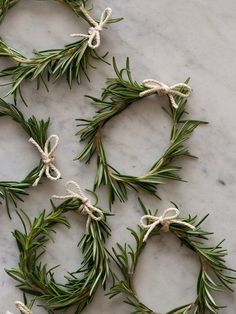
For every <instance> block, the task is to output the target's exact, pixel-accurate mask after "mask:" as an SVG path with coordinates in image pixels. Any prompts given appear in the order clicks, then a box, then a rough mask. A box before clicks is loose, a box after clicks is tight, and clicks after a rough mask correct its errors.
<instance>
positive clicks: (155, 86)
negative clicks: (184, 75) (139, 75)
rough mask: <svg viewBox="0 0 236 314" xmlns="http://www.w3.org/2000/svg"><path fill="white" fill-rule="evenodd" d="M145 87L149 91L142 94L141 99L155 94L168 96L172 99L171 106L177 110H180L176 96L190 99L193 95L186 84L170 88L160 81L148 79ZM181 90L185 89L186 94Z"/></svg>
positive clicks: (144, 84) (144, 83)
mask: <svg viewBox="0 0 236 314" xmlns="http://www.w3.org/2000/svg"><path fill="white" fill-rule="evenodd" d="M143 86H144V87H147V89H146V90H144V91H143V92H141V93H140V94H139V97H144V96H149V95H152V94H155V93H157V94H158V95H160V96H162V95H167V96H168V97H169V99H170V102H171V105H172V106H173V107H174V108H175V109H178V104H177V103H176V101H175V99H174V96H180V97H183V98H188V97H189V96H190V95H191V93H192V89H191V87H190V86H189V85H188V84H185V83H178V84H175V85H172V86H168V85H166V84H164V83H162V82H160V81H156V80H152V79H148V80H144V81H143ZM180 88H183V89H184V90H185V92H184V91H183V92H181V91H179V89H180Z"/></svg>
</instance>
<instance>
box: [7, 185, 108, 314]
mask: <svg viewBox="0 0 236 314" xmlns="http://www.w3.org/2000/svg"><path fill="white" fill-rule="evenodd" d="M71 185H73V188H76V187H77V185H76V184H75V182H73V183H72V182H69V183H68V188H69V189H70V188H71ZM78 193H79V194H78V197H75V195H74V196H70V198H69V197H68V199H67V200H66V201H64V202H63V203H61V204H60V205H58V206H56V205H55V204H54V203H53V202H51V203H52V210H51V212H49V213H48V214H47V213H46V211H45V210H44V211H42V212H41V213H40V214H39V216H38V217H36V218H34V220H33V221H31V220H30V218H29V217H28V216H27V215H26V214H25V212H23V211H18V215H19V216H20V219H21V221H22V223H23V226H24V232H21V231H19V230H16V231H15V232H14V233H13V234H14V237H15V239H16V241H17V245H18V249H19V253H20V255H19V258H20V260H19V263H18V267H17V268H14V269H11V270H7V273H8V274H9V275H10V276H11V277H12V278H13V279H15V280H16V281H17V282H18V284H17V286H18V287H19V288H20V289H21V290H22V291H23V292H25V293H27V294H30V295H32V296H33V299H32V302H31V303H30V308H31V307H32V305H33V304H34V303H35V302H37V303H38V302H39V304H40V306H42V307H44V308H45V309H46V310H48V311H49V312H53V311H54V310H66V309H68V308H70V307H71V306H73V305H75V306H76V310H75V312H76V313H81V311H82V310H83V309H84V308H85V307H86V306H87V305H88V304H89V303H90V302H91V301H92V300H93V297H94V295H95V293H96V290H97V288H98V287H99V286H100V285H101V286H105V283H106V280H107V278H108V276H109V273H110V270H109V256H108V253H107V251H106V249H105V241H106V239H107V237H108V236H109V235H110V229H109V227H108V225H107V223H106V214H105V213H104V212H103V211H102V210H101V209H99V208H97V207H96V208H95V205H94V206H92V205H91V204H90V202H89V201H88V199H87V198H86V197H85V196H84V195H83V194H80V192H78ZM54 197H55V196H54ZM57 198H60V197H57ZM65 198H66V197H65ZM67 212H74V213H76V214H79V215H80V214H83V215H87V216H88V220H87V225H86V229H85V230H86V231H85V233H84V235H83V236H82V238H81V240H80V242H79V247H80V248H81V250H82V253H83V254H84V258H83V261H82V263H81V266H80V267H79V269H76V270H75V271H74V272H68V273H67V274H66V275H65V278H66V283H65V284H60V283H58V282H57V281H56V280H55V278H54V268H55V267H54V268H51V269H48V268H47V265H46V264H43V263H42V262H40V257H41V255H42V254H44V253H46V252H47V249H46V243H47V242H48V241H49V240H50V239H51V234H52V233H55V230H54V229H55V227H56V225H58V224H62V225H65V226H66V227H68V228H69V227H70V223H69V221H68V219H67V218H66V217H65V215H66V213H67ZM95 212H96V214H95ZM59 256H60V253H59Z"/></svg>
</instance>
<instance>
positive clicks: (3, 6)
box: [0, 0, 121, 100]
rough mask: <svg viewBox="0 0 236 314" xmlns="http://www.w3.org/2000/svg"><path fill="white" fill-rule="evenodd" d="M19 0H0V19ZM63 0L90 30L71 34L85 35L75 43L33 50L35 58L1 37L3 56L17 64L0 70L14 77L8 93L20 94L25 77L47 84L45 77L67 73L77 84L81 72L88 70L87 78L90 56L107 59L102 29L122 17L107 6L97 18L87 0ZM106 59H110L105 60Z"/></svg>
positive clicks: (53, 77) (68, 79) (55, 76)
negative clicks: (102, 51)
mask: <svg viewBox="0 0 236 314" xmlns="http://www.w3.org/2000/svg"><path fill="white" fill-rule="evenodd" d="M18 2H19V0H0V22H1V21H2V20H3V19H4V17H5V15H6V14H7V11H8V10H9V9H10V8H11V7H13V6H14V5H15V4H16V3H18ZM61 2H63V3H65V4H66V5H68V6H69V7H70V8H71V9H72V10H73V11H74V13H75V14H76V15H77V16H79V17H82V18H83V19H84V20H85V21H87V22H88V24H89V25H90V29H89V34H88V35H87V34H72V36H73V37H74V36H78V37H82V39H81V40H79V41H76V42H74V43H72V44H68V45H66V46H65V47H64V48H60V49H49V50H44V51H34V57H33V58H27V57H26V56H24V55H23V54H22V53H20V52H19V51H17V50H16V49H14V48H11V47H9V46H8V45H7V44H6V43H5V42H4V41H3V40H2V39H1V40H0V56H2V57H9V58H11V59H12V60H14V61H16V62H17V65H16V66H13V67H9V68H7V69H4V70H2V71H1V72H0V77H11V78H12V79H11V82H10V83H7V85H12V87H11V89H10V90H9V92H8V93H7V95H9V94H14V95H15V96H16V94H17V92H19V94H20V96H21V97H22V99H23V100H24V98H23V96H22V94H21V89H20V86H21V83H22V82H23V81H24V80H25V79H29V80H36V81H37V86H38V87H39V86H40V83H43V85H45V87H46V88H47V85H46V80H45V77H47V80H48V81H49V80H50V79H51V78H52V79H53V80H55V81H56V80H58V79H59V78H61V77H62V76H64V75H65V76H66V79H67V82H68V84H69V86H70V87H71V85H72V82H73V81H74V80H75V81H77V82H78V84H79V83H80V81H81V74H82V73H83V74H85V76H86V77H87V78H88V75H87V70H88V68H89V67H93V66H92V65H91V61H90V58H93V59H98V60H101V61H104V62H106V60H105V57H106V55H107V53H106V54H104V55H99V54H98V53H97V51H96V48H98V46H99V43H100V32H101V31H102V30H103V28H104V25H105V24H107V23H115V22H118V21H120V20H121V19H120V18H119V19H110V14H111V9H109V8H107V9H105V10H104V12H103V14H102V16H101V20H100V22H97V21H95V20H94V19H93V18H92V17H91V16H90V15H89V11H90V9H89V10H88V11H87V10H86V9H85V7H84V5H85V4H86V2H87V0H62V1H61ZM94 42H95V43H97V45H96V44H94ZM106 63H107V62H106Z"/></svg>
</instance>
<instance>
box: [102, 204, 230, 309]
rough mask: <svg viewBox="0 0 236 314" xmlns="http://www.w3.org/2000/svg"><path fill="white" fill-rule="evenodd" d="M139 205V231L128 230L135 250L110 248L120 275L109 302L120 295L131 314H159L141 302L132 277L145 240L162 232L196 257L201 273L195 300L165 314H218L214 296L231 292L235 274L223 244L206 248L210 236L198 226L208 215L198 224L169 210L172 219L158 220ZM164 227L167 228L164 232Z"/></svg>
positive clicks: (131, 248) (126, 246) (115, 282)
mask: <svg viewBox="0 0 236 314" xmlns="http://www.w3.org/2000/svg"><path fill="white" fill-rule="evenodd" d="M140 204H141V207H142V209H143V211H144V216H143V217H142V219H141V227H139V230H138V231H135V230H133V229H128V230H129V231H130V233H131V235H132V237H133V238H134V240H135V247H133V246H131V245H129V244H127V243H125V244H124V245H120V244H119V245H118V247H117V248H113V255H114V258H113V260H114V261H115V263H116V265H117V266H118V268H119V270H120V271H121V274H122V275H121V277H120V276H116V275H115V276H114V284H113V287H112V288H111V290H110V292H109V293H108V295H109V296H110V298H113V297H115V296H116V295H118V294H122V295H123V296H124V297H125V301H124V302H125V303H127V304H128V305H130V306H131V307H132V313H134V312H135V313H140V314H146V313H150V314H153V313H155V314H161V313H159V312H156V311H153V310H152V309H150V308H149V307H148V306H146V305H145V304H143V303H142V302H141V301H140V299H139V297H138V295H137V293H136V291H135V288H134V285H133V277H134V276H135V271H136V268H137V265H138V262H139V258H140V256H141V254H142V253H143V252H144V249H145V246H146V243H147V240H148V238H151V237H158V235H159V234H160V233H161V232H163V231H169V232H171V233H172V234H173V235H174V236H175V237H176V238H177V239H179V240H180V243H181V245H184V246H186V248H188V249H190V250H191V251H192V252H194V253H195V255H196V256H197V257H198V261H199V263H200V272H199V276H198V280H197V287H196V292H197V297H196V299H195V300H193V301H192V302H189V303H188V304H184V305H181V306H179V307H178V308H175V309H173V310H170V311H168V312H167V313H166V314H193V313H194V314H203V313H212V314H213V313H219V310H221V309H222V308H224V306H222V305H219V304H217V302H216V300H215V293H216V292H217V293H219V292H222V291H223V290H226V289H228V290H230V291H232V288H231V286H232V285H233V284H236V275H235V273H236V270H234V269H232V268H230V267H229V266H227V265H226V261H225V259H224V257H225V256H226V255H227V250H226V249H224V248H223V246H222V243H223V241H221V242H220V243H218V244H216V245H212V242H211V243H210V244H207V242H208V241H209V240H210V238H209V236H210V235H212V232H209V231H206V230H204V229H202V227H201V225H202V223H203V222H204V221H205V219H206V218H207V216H208V215H207V216H205V217H204V218H203V219H202V220H200V221H198V220H197V216H194V217H192V216H190V215H189V216H188V217H186V218H179V217H178V216H177V215H178V214H179V211H178V209H177V208H175V209H174V208H172V210H173V209H174V210H175V214H174V215H173V217H171V216H168V217H167V216H166V215H164V216H163V215H161V216H159V215H158V216H157V211H155V212H151V211H150V210H148V209H147V208H146V207H145V205H144V204H143V203H142V202H141V201H140ZM166 213H167V212H166ZM166 213H165V214H166ZM176 214H177V215H176ZM160 217H162V219H161V218H160ZM145 220H146V222H145ZM153 220H155V222H157V221H158V223H156V224H155V226H153ZM166 226H168V228H167V229H166V228H165V227H166ZM142 227H144V228H142ZM163 228H164V229H163ZM147 230H148V232H147Z"/></svg>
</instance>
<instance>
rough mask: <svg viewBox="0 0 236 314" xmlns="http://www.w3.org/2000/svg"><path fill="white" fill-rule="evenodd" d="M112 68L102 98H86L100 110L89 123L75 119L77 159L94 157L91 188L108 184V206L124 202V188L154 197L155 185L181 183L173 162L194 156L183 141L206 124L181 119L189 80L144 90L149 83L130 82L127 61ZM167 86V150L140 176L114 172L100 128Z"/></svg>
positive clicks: (184, 109) (183, 114)
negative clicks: (112, 74)
mask: <svg viewBox="0 0 236 314" xmlns="http://www.w3.org/2000/svg"><path fill="white" fill-rule="evenodd" d="M113 66H114V71H115V75H116V76H115V77H114V78H111V79H108V81H107V86H106V87H105V89H104V91H103V93H102V96H101V98H95V97H91V96H87V97H88V98H90V99H91V100H92V101H93V104H94V105H95V106H96V107H99V109H98V110H97V111H96V113H95V115H94V116H93V118H92V119H91V120H89V119H77V120H78V121H79V124H78V126H79V127H82V128H81V129H80V130H79V131H78V132H77V135H78V136H79V137H80V141H81V142H86V145H85V148H84V149H83V150H82V152H81V153H80V155H79V156H78V158H77V159H79V160H84V161H86V162H89V161H90V159H91V158H92V156H93V155H96V156H97V173H96V177H95V183H94V187H95V189H96V188H98V187H100V186H101V185H102V184H105V185H107V187H108V191H109V204H110V206H111V204H112V203H113V202H114V200H115V198H116V197H117V198H118V199H119V200H120V201H122V202H123V201H125V200H126V199H127V189H134V190H139V189H141V190H144V191H147V192H149V193H151V194H154V195H156V187H157V185H159V184H163V183H164V182H165V179H170V180H178V181H182V178H181V177H180V176H179V175H178V172H179V170H180V169H181V167H180V166H178V165H175V164H174V162H175V160H176V159H177V158H178V157H183V156H188V157H193V156H192V155H191V154H190V152H189V150H188V148H187V147H186V146H185V142H186V141H187V140H188V139H189V137H190V135H191V133H192V132H193V131H194V130H195V128H196V127H198V126H199V125H200V124H203V123H205V122H203V121H198V120H190V119H186V118H185V117H184V116H185V114H186V99H185V96H186V95H187V93H188V92H189V91H188V90H187V87H188V85H187V83H188V80H187V81H186V83H182V84H177V85H178V86H177V85H176V86H174V87H172V88H169V87H168V86H166V85H164V84H163V83H160V82H157V81H154V83H156V84H161V86H160V87H158V85H157V86H156V87H155V86H153V88H151V89H149V88H147V87H146V86H150V85H149V84H147V85H146V84H145V83H143V84H139V83H137V82H136V81H134V80H133V79H132V76H131V70H130V66H129V59H127V62H126V67H125V68H123V69H121V70H119V69H118V67H117V65H116V62H115V59H113ZM148 81H150V80H148ZM145 82H146V81H145ZM146 83H147V82H146ZM150 84H151V83H150ZM151 85H152V84H151ZM167 87H168V88H169V98H170V104H169V109H166V108H165V109H164V111H165V112H166V113H167V114H168V116H169V117H170V119H171V121H172V130H171V135H170V144H169V147H168V148H167V149H166V150H165V152H164V153H163V155H162V157H161V158H159V159H158V160H157V161H156V162H155V163H154V165H153V166H152V167H151V169H150V170H149V171H148V172H147V173H146V174H144V175H143V176H131V175H127V174H123V173H121V172H120V171H118V170H116V169H114V167H113V166H112V165H110V163H109V162H108V161H107V157H106V151H105V148H104V145H103V142H102V129H103V128H104V126H105V125H106V124H107V123H108V122H109V121H110V120H111V119H112V118H113V117H115V116H116V115H118V114H119V113H121V112H122V111H124V110H125V109H127V108H128V107H129V106H130V105H131V104H132V103H134V102H136V101H139V100H141V99H143V98H144V97H146V96H147V95H149V94H151V93H153V92H157V89H156V88H159V90H160V89H161V88H165V89H166V90H164V94H165V93H166V94H168V90H167ZM188 88H189V87H188ZM153 89H154V90H153ZM172 93H173V94H172ZM173 95H175V96H173ZM176 95H177V96H176Z"/></svg>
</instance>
